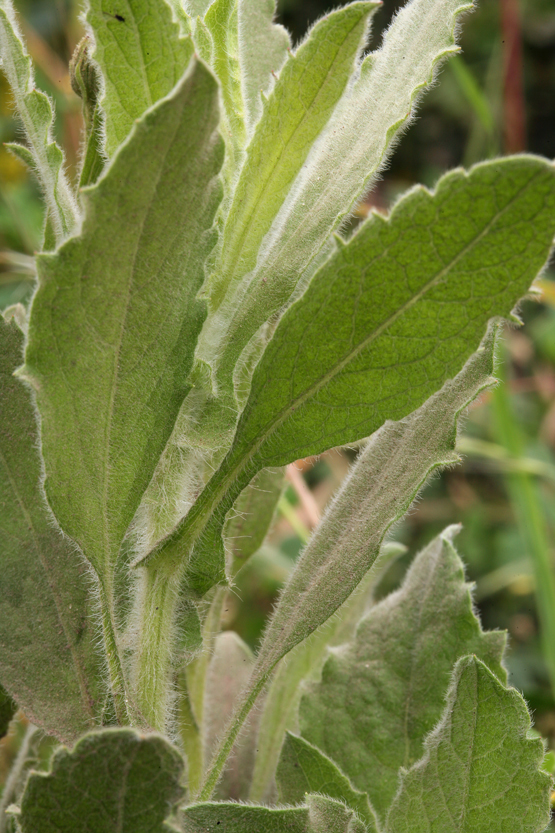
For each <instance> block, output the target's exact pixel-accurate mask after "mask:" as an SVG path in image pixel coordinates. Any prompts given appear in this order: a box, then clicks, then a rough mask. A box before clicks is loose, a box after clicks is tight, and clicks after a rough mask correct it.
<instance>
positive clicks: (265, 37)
mask: <svg viewBox="0 0 555 833" xmlns="http://www.w3.org/2000/svg"><path fill="white" fill-rule="evenodd" d="M275 13H276V3H275V0H240V2H239V50H240V54H241V67H242V79H241V81H242V90H243V100H244V102H245V123H246V127H247V132H248V133H249V134H250V133H252V131H253V130H254V127H255V126H256V124H257V123H258V120H259V119H260V116H261V114H262V95H268V93H269V92H270V90H271V88H272V86H273V81H274V74H275V75H276V76H277V73H279V71H280V69H281V67H282V65H283V64H284V62H285V60H286V58H287V51H288V49H289V47H290V45H291V43H290V39H289V33H288V32H287V31H286V30H285V29H284V28H283V26H280V25H279V24H277V23H274V22H273V18H274V15H275Z"/></svg>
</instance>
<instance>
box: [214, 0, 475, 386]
mask: <svg viewBox="0 0 555 833" xmlns="http://www.w3.org/2000/svg"><path fill="white" fill-rule="evenodd" d="M468 8H471V3H469V2H468V0H412V2H410V3H408V5H407V6H405V7H404V8H403V9H402V10H401V12H399V14H398V15H397V16H396V18H395V19H394V21H393V24H392V25H391V27H390V29H389V30H388V32H387V34H386V36H385V38H384V44H383V46H382V48H381V49H380V50H379V51H378V52H376V53H373V54H372V55H370V56H368V57H367V58H366V59H365V62H364V64H363V67H362V71H361V72H360V75H358V77H357V76H355V77H354V81H355V83H354V84H353V85H351V87H350V89H349V90H348V92H347V94H346V95H345V96H344V97H343V99H342V100H341V101H340V102H339V104H338V106H337V108H336V109H335V111H334V113H333V116H332V117H331V118H330V120H329V121H328V124H327V125H326V128H325V131H324V132H323V133H322V135H321V137H320V139H319V141H318V142H316V143H315V144H314V145H313V147H312V148H311V150H310V153H309V154H308V156H307V157H306V159H305V160H303V165H302V168H301V169H299V170H298V171H297V172H296V173H298V175H297V177H296V179H295V181H294V182H293V183H291V182H290V181H289V180H287V188H285V189H283V190H282V189H281V188H277V189H275V190H277V191H278V196H276V204H275V205H274V210H273V212H272V215H271V218H270V220H271V226H270V227H268V226H267V222H268V219H269V217H268V211H267V210H266V208H265V207H264V209H262V207H261V208H260V209H259V212H258V215H257V216H254V217H253V218H252V220H251V221H250V224H251V225H252V228H253V230H254V239H253V240H252V244H249V247H248V249H247V250H245V255H244V257H245V262H244V265H242V267H241V268H240V264H239V263H237V264H236V263H235V260H234V261H233V262H234V270H235V268H237V276H236V277H237V280H240V282H239V285H238V287H236V288H235V287H232V288H231V290H230V295H229V297H227V298H226V300H225V303H224V304H223V305H222V306H221V307H220V309H219V310H218V315H217V316H214V319H216V318H217V323H216V320H212V318H209V319H208V321H207V325H206V327H205V330H204V332H203V336H202V341H201V347H202V349H203V352H202V354H201V353H200V352H199V355H202V356H203V358H205V359H206V360H207V361H211V362H212V363H213V364H214V366H215V367H216V369H217V373H218V379H219V384H221V385H223V384H225V379H226V377H227V375H228V374H229V372H230V368H233V366H234V364H235V362H236V361H237V359H238V358H239V356H240V353H241V351H242V349H243V348H245V347H246V346H247V345H248V342H249V340H250V339H251V337H252V336H254V335H255V334H256V333H257V331H258V329H259V328H260V327H261V326H262V325H263V324H264V322H266V321H268V320H269V319H271V317H272V316H273V315H274V314H275V313H277V312H278V311H279V310H280V308H281V307H282V306H283V305H284V304H286V303H287V302H288V301H289V299H290V297H291V294H292V293H293V292H294V291H295V289H296V288H297V287H298V286H302V285H303V283H305V282H306V280H307V277H309V276H310V273H311V271H310V270H311V269H312V268H313V262H314V261H315V259H316V260H317V259H318V258H319V256H321V254H322V250H323V247H325V246H326V244H327V242H328V240H329V235H330V234H331V232H333V231H335V230H337V229H338V228H339V227H340V225H341V223H342V222H343V221H344V219H345V217H346V216H347V215H348V214H349V213H350V212H351V211H352V209H353V207H354V205H355V204H356V202H357V200H359V199H361V198H362V197H363V196H364V194H365V193H366V191H367V190H368V187H369V185H370V182H371V180H372V177H373V176H374V175H375V174H376V171H377V170H378V169H379V167H380V166H381V165H382V164H383V162H384V160H385V158H386V154H387V151H388V149H389V148H391V146H392V143H393V140H394V137H395V135H396V134H397V133H398V132H399V130H400V129H401V128H402V127H403V126H404V125H406V124H407V122H408V121H409V120H410V117H411V114H412V111H413V107H414V105H415V103H416V99H417V97H418V94H419V93H420V92H421V90H422V89H423V88H425V87H426V86H428V85H429V83H430V82H431V81H432V79H433V77H434V74H435V70H436V68H437V65H438V62H440V61H441V59H442V58H444V57H445V56H446V55H447V54H449V53H450V52H452V51H453V50H454V49H455V48H456V47H455V46H454V32H455V28H456V25H457V22H458V18H459V17H460V14H461V12H462V11H464V10H465V9H468ZM285 68H287V65H286V67H285ZM282 116H283V111H282V110H280V117H282ZM263 121H264V117H263V119H262V121H261V123H260V125H259V128H261V127H262V123H263ZM280 184H281V185H285V182H283V183H280ZM238 195H239V192H238ZM276 212H277V213H276ZM461 216H462V215H461ZM233 223H234V228H235V227H236V229H237V231H240V233H241V234H244V231H242V230H241V229H242V225H241V226H239V225H237V223H238V221H237V220H233ZM263 230H266V231H267V232H268V233H267V234H266V236H265V238H264V240H263V241H262V238H261V237H259V233H260V231H263ZM235 249H236V246H234V249H233V250H232V249H230V248H229V246H227V248H226V256H227V254H231V252H232V251H233V257H234V259H235V257H236V254H235ZM239 251H240V250H238V252H239ZM253 254H254V258H255V260H254V261H253ZM241 257H242V255H241ZM307 269H308V270H309V273H308V275H307ZM222 274H227V271H224V272H222ZM234 274H235V271H234ZM205 335H206V337H205Z"/></svg>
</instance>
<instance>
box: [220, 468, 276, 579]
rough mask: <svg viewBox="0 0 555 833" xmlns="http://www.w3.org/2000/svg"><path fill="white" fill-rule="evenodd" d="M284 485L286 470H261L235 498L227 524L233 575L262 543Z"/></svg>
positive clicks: (230, 567) (225, 528)
mask: <svg viewBox="0 0 555 833" xmlns="http://www.w3.org/2000/svg"><path fill="white" fill-rule="evenodd" d="M284 484H285V475H284V471H283V469H281V468H277V469H275V468H274V469H271V468H270V469H262V471H260V472H259V473H258V474H257V475H256V477H254V478H253V480H252V482H251V483H249V485H248V486H247V488H246V489H244V490H243V491H242V492H241V494H240V495H239V497H238V498H237V500H236V501H235V503H234V505H233V515H232V517H230V518H228V520H227V522H226V525H225V527H224V539H225V542H226V550H227V551H228V553H229V556H228V558H229V567H228V572H229V575H230V576H231V577H233V576H235V575H236V574H237V573H238V571H239V570H240V569H241V567H242V566H243V565H244V564H245V563H246V561H247V560H248V559H249V558H250V557H251V555H253V553H255V552H256V550H257V549H258V548H259V547H261V546H262V543H263V541H264V538H265V537H266V535H267V533H268V530H269V527H270V524H271V523H272V518H273V517H274V513H275V510H276V506H277V503H278V501H279V498H280V495H281V493H282V491H283V487H284Z"/></svg>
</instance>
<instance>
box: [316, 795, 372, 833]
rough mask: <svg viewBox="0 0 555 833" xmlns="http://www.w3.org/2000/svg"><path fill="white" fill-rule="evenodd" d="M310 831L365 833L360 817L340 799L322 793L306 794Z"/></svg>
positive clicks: (364, 826)
mask: <svg viewBox="0 0 555 833" xmlns="http://www.w3.org/2000/svg"><path fill="white" fill-rule="evenodd" d="M307 804H308V808H309V819H310V824H309V830H310V831H311V833H367V828H366V825H365V824H364V822H363V821H362V819H360V818H359V817H358V816H357V815H356V813H354V812H353V810H351V809H350V808H348V807H346V806H345V805H344V804H343V803H341V802H340V801H335V800H334V799H332V798H328V797H327V796H324V795H308V796H307Z"/></svg>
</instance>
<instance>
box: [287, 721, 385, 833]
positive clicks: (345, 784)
mask: <svg viewBox="0 0 555 833" xmlns="http://www.w3.org/2000/svg"><path fill="white" fill-rule="evenodd" d="M276 780H277V784H278V792H279V798H280V801H281V803H283V804H302V802H303V801H304V800H305V796H306V793H320V794H322V795H326V796H328V797H329V798H335V799H336V800H339V801H343V802H344V803H345V804H346V805H347V806H348V807H350V808H351V809H352V810H355V811H356V812H357V813H358V815H359V816H360V818H361V819H363V820H364V821H365V822H366V825H367V826H368V829H369V830H370V831H374V832H376V831H377V829H378V828H377V826H376V819H375V816H374V813H373V812H372V809H371V808H370V805H369V803H368V796H367V795H366V794H365V793H362V792H359V791H358V790H355V789H354V788H353V786H352V784H351V783H350V781H349V779H348V778H347V776H346V775H344V774H343V773H342V772H341V770H340V769H339V767H337V766H336V765H335V764H334V762H333V761H331V760H330V759H329V758H328V757H326V755H324V754H323V752H320V750H319V749H316V747H315V746H312V744H310V743H308V742H307V741H306V740H303V738H299V737H297V736H296V735H292V734H290V732H287V734H286V736H285V742H284V744H283V747H282V750H281V757H280V760H279V764H278V768H277V773H276Z"/></svg>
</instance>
